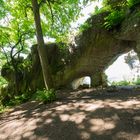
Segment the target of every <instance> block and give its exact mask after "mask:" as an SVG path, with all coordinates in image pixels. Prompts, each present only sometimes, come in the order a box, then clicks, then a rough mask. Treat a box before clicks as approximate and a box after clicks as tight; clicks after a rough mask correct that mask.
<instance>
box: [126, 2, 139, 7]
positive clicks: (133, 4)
mask: <svg viewBox="0 0 140 140" xmlns="http://www.w3.org/2000/svg"><path fill="white" fill-rule="evenodd" d="M127 2H128V6H129V7H130V8H131V7H134V6H135V5H137V4H140V0H127Z"/></svg>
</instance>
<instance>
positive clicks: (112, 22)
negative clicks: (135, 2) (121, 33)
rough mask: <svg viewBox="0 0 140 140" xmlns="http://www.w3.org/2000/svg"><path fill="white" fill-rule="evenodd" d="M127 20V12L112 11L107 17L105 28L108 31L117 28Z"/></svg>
mask: <svg viewBox="0 0 140 140" xmlns="http://www.w3.org/2000/svg"><path fill="white" fill-rule="evenodd" d="M124 18H125V12H124V11H119V10H115V11H112V12H111V13H110V14H109V15H108V16H107V17H105V23H104V27H105V28H106V29H107V30H110V29H112V28H113V27H117V26H118V25H119V24H120V23H121V22H122V21H123V19H124Z"/></svg>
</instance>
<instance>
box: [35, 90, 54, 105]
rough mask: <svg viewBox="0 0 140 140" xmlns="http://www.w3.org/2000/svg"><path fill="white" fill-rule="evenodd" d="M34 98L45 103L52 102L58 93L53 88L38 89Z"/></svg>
mask: <svg viewBox="0 0 140 140" xmlns="http://www.w3.org/2000/svg"><path fill="white" fill-rule="evenodd" d="M33 98H34V99H35V100H38V101H41V102H43V103H51V102H53V101H55V100H56V93H55V91H54V90H53V89H50V90H46V89H44V90H38V91H37V92H36V93H35V96H34V97H33Z"/></svg>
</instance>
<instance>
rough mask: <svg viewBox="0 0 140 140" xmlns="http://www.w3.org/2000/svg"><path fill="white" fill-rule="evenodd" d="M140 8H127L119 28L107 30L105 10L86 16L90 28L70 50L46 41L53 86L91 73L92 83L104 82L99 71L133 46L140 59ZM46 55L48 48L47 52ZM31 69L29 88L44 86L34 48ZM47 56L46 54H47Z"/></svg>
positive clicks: (57, 86)
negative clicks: (126, 13) (127, 11)
mask: <svg viewBox="0 0 140 140" xmlns="http://www.w3.org/2000/svg"><path fill="white" fill-rule="evenodd" d="M138 13H139V8H136V9H135V10H133V11H129V13H128V15H126V18H125V19H124V21H123V22H122V23H121V24H120V27H119V28H116V29H113V30H110V31H109V30H106V29H105V28H104V27H103V24H104V22H105V21H104V19H105V17H106V16H107V14H108V13H102V14H98V15H94V16H93V17H91V18H90V19H88V21H87V22H88V23H89V24H90V27H89V28H87V29H85V30H84V31H83V32H82V33H81V35H78V36H77V37H76V44H77V45H76V46H73V47H72V48H73V53H70V52H69V51H68V49H66V50H63V49H59V47H58V46H59V45H64V44H55V43H53V44H48V45H47V46H48V47H46V49H48V52H49V53H48V59H49V64H50V65H51V68H52V72H53V79H54V85H55V88H60V87H66V86H67V85H69V84H70V83H71V82H72V81H73V80H75V79H77V78H81V77H83V76H90V77H91V80H92V86H99V85H101V84H103V78H102V74H103V72H104V71H105V69H106V68H108V66H110V65H111V64H112V63H113V62H114V61H115V60H116V59H117V58H118V57H119V56H120V55H121V54H123V53H127V52H129V51H130V50H132V49H134V50H135V51H136V52H137V53H138V56H139V58H140V43H139V42H140V41H139V40H140V17H139V16H138ZM46 54H47V51H46ZM30 57H31V60H32V68H31V71H30V80H29V81H28V85H29V88H30V89H31V90H36V89H37V88H43V87H44V84H43V78H42V72H41V66H40V62H39V58H38V54H37V50H36V46H33V47H32V52H31V54H30ZM46 57H47V55H46Z"/></svg>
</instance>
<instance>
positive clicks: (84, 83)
mask: <svg viewBox="0 0 140 140" xmlns="http://www.w3.org/2000/svg"><path fill="white" fill-rule="evenodd" d="M71 86H72V89H78V88H90V87H91V78H90V76H84V77H80V78H77V79H75V80H73V81H72V84H71Z"/></svg>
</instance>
